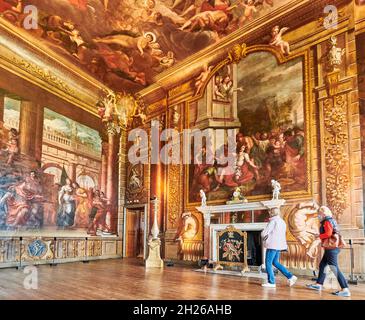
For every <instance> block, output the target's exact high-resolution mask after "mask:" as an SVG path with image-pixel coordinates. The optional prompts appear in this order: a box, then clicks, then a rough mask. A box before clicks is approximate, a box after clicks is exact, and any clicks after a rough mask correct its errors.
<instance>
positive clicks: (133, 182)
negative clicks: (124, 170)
mask: <svg viewBox="0 0 365 320" xmlns="http://www.w3.org/2000/svg"><path fill="white" fill-rule="evenodd" d="M141 186H142V181H141V177H140V175H139V174H138V172H137V169H136V168H132V170H131V175H130V178H129V189H130V190H132V191H133V190H138V189H139V188H141Z"/></svg>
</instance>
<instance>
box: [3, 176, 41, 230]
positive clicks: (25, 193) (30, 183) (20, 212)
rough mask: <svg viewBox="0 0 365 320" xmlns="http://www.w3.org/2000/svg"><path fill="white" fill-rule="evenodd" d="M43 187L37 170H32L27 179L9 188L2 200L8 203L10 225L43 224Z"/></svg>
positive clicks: (33, 225)
mask: <svg viewBox="0 0 365 320" xmlns="http://www.w3.org/2000/svg"><path fill="white" fill-rule="evenodd" d="M43 202H44V198H43V195H42V187H41V184H40V182H39V180H38V177H37V175H36V172H35V171H32V172H30V174H29V176H27V177H26V178H25V180H24V181H23V182H21V183H19V184H17V185H15V186H11V187H9V190H8V192H7V193H5V195H4V196H3V197H2V199H1V200H0V205H1V206H2V205H3V204H5V203H6V205H7V218H6V223H7V225H8V226H9V227H23V226H26V227H29V228H40V227H41V226H42V225H43Z"/></svg>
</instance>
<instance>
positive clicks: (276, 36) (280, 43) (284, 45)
mask: <svg viewBox="0 0 365 320" xmlns="http://www.w3.org/2000/svg"><path fill="white" fill-rule="evenodd" d="M287 30H289V28H287V27H284V28H281V29H280V27H279V26H275V27H274V28H273V29H272V31H271V41H270V45H271V46H274V47H278V48H279V49H280V51H281V52H282V53H283V54H286V55H289V54H290V46H289V43H288V42H286V41H284V40H283V39H282V36H283V33H284V32H286V31H287Z"/></svg>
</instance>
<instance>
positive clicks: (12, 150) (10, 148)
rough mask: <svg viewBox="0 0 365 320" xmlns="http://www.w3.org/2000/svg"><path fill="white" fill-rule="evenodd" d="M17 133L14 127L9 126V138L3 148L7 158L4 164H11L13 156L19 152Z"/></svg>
mask: <svg viewBox="0 0 365 320" xmlns="http://www.w3.org/2000/svg"><path fill="white" fill-rule="evenodd" d="M18 141H19V133H18V130H17V129H15V128H11V129H10V131H9V139H8V142H7V144H6V146H7V147H6V149H5V150H4V151H5V152H7V154H8V159H7V161H6V164H8V165H12V164H13V161H14V157H15V156H16V155H17V154H18V153H19V146H18V144H19V143H18Z"/></svg>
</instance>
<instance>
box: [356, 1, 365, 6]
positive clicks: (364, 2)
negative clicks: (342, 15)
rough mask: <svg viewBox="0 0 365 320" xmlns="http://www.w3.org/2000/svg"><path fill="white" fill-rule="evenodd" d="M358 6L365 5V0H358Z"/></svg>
mask: <svg viewBox="0 0 365 320" xmlns="http://www.w3.org/2000/svg"><path fill="white" fill-rule="evenodd" d="M356 4H357V5H358V6H365V0H356Z"/></svg>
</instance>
